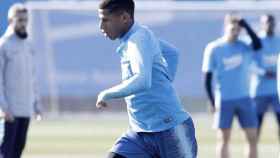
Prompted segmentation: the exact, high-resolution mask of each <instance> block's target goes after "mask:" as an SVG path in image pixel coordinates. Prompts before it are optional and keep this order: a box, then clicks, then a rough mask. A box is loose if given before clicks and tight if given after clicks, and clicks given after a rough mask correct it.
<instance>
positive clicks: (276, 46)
mask: <svg viewBox="0 0 280 158" xmlns="http://www.w3.org/2000/svg"><path fill="white" fill-rule="evenodd" d="M260 37H261V40H262V45H263V47H262V49H261V50H259V52H258V53H256V54H255V55H254V61H255V63H256V65H257V66H258V67H259V68H260V69H262V70H263V71H264V72H265V71H272V72H274V73H276V72H277V58H278V54H279V52H280V38H279V37H275V36H273V37H268V36H265V35H261V36H260ZM253 75H254V79H256V80H254V81H255V82H252V83H253V84H252V87H251V88H252V92H253V96H267V95H276V94H277V88H276V87H277V86H276V84H277V83H276V78H274V79H273V78H268V77H266V76H265V75H264V74H263V73H254V74H253Z"/></svg>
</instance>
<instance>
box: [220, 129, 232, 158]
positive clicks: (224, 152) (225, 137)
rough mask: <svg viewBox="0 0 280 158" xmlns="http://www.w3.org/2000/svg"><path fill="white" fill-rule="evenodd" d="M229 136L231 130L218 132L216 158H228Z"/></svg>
mask: <svg viewBox="0 0 280 158" xmlns="http://www.w3.org/2000/svg"><path fill="white" fill-rule="evenodd" d="M230 136H231V128H227V129H226V128H225V129H219V130H218V134H217V137H218V144H217V155H218V158H229V157H230V156H229V141H230Z"/></svg>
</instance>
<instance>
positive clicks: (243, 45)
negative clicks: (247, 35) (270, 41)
mask: <svg viewBox="0 0 280 158" xmlns="http://www.w3.org/2000/svg"><path fill="white" fill-rule="evenodd" d="M236 47H240V48H245V49H251V45H250V44H249V43H247V42H246V41H243V40H240V39H238V40H237V41H236Z"/></svg>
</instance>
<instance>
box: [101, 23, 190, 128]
mask: <svg viewBox="0 0 280 158" xmlns="http://www.w3.org/2000/svg"><path fill="white" fill-rule="evenodd" d="M120 41H121V44H120V46H119V47H118V49H117V52H118V54H119V55H120V57H121V69H122V83H120V84H119V85H116V86H114V87H112V88H110V89H107V90H104V91H102V92H101V93H100V94H99V96H98V100H103V101H107V100H110V99H114V98H123V97H124V98H125V100H126V103H127V110H128V115H129V123H130V127H131V128H132V129H133V130H134V131H136V132H158V131H163V130H166V129H169V128H172V127H174V126H176V125H178V124H180V123H182V122H183V121H184V120H186V119H187V118H188V117H189V114H187V113H186V112H185V111H184V110H183V108H182V104H181V103H180V101H179V98H178V97H177V95H176V92H175V90H174V88H173V86H172V84H171V79H170V75H169V74H168V71H169V70H168V63H167V62H166V60H165V59H164V57H163V55H162V49H161V47H160V42H159V40H158V39H157V38H156V37H155V35H154V34H153V33H152V32H151V31H150V30H149V29H148V28H146V27H144V26H141V25H138V24H134V25H133V26H132V27H131V28H130V30H129V31H128V32H127V33H126V34H125V35H124V36H123V37H122V38H121V39H120ZM174 74H175V73H174Z"/></svg>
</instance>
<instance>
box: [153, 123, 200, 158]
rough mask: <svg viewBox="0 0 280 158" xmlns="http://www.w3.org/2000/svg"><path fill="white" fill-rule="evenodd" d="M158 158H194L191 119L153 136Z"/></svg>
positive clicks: (195, 155) (193, 137)
mask: <svg viewBox="0 0 280 158" xmlns="http://www.w3.org/2000/svg"><path fill="white" fill-rule="evenodd" d="M154 141H155V142H156V144H158V148H159V151H158V156H159V157H160V158H171V157H172V158H173V157H174V158H175V157H178V158H179V157H180V158H196V157H197V142H196V138H195V128H194V124H193V121H192V119H191V118H189V119H188V120H186V121H184V122H183V123H182V124H179V125H177V126H176V127H174V128H171V129H168V130H166V131H162V132H158V133H157V134H156V135H155V140H154Z"/></svg>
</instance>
